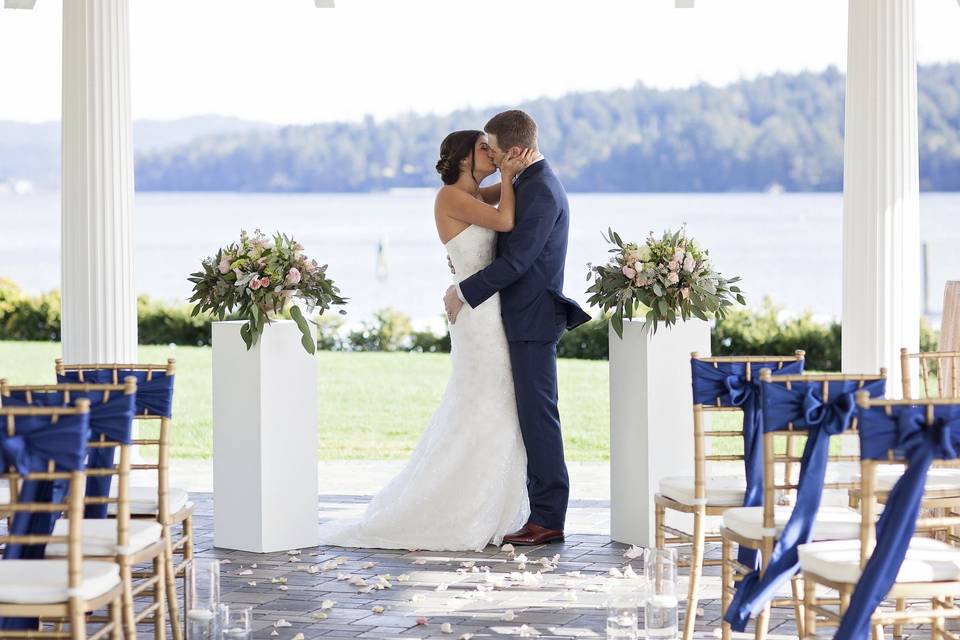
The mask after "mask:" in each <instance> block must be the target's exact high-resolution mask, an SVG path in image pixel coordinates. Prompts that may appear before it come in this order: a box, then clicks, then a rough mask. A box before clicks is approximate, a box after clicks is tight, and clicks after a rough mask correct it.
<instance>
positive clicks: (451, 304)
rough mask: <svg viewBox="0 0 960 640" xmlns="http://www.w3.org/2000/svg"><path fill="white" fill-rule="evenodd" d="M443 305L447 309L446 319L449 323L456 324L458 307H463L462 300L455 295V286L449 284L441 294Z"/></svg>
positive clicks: (458, 312) (458, 313)
mask: <svg viewBox="0 0 960 640" xmlns="http://www.w3.org/2000/svg"><path fill="white" fill-rule="evenodd" d="M443 306H444V308H445V309H446V311H447V320H448V321H449V322H450V324H456V322H457V316H458V315H460V309H462V308H463V302H462V301H461V300H460V296H458V295H457V288H456V287H455V286H453V285H451V286H450V287H449V288H448V289H447V292H446V293H445V294H444V296H443Z"/></svg>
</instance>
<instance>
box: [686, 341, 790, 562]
mask: <svg viewBox="0 0 960 640" xmlns="http://www.w3.org/2000/svg"><path fill="white" fill-rule="evenodd" d="M803 363H804V361H803V360H787V361H785V362H784V363H783V366H781V367H780V368H776V366H775V363H773V362H752V363H750V365H749V366H750V377H749V379H748V378H747V364H746V363H743V362H716V363H713V362H704V361H703V360H698V359H696V358H693V359H691V360H690V366H691V370H692V380H693V403H694V404H702V405H705V406H713V407H716V406H720V407H740V408H741V409H742V410H743V466H744V474H745V476H746V481H747V488H746V491H745V492H744V497H743V506H745V507H756V506H759V505H761V504H763V417H762V414H761V412H760V372H761V371H762V370H763V369H773V370H774V373H775V374H777V375H794V374H799V373H803ZM718 403H719V404H718ZM737 557H738V560H739V561H740V562H741V563H743V564H745V565H747V566H748V567H756V566H757V552H756V551H755V550H753V549H748V548H746V547H741V548H740V549H739V551H738V556H737Z"/></svg>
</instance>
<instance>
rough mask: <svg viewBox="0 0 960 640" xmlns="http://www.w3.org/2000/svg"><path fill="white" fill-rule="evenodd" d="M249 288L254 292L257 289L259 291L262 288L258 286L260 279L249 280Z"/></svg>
mask: <svg viewBox="0 0 960 640" xmlns="http://www.w3.org/2000/svg"><path fill="white" fill-rule="evenodd" d="M249 286H250V288H251V289H253V290H254V291H256V290H257V289H259V288H260V287H261V286H262V285H261V284H260V278H254V279H253V280H251V281H250V285H249Z"/></svg>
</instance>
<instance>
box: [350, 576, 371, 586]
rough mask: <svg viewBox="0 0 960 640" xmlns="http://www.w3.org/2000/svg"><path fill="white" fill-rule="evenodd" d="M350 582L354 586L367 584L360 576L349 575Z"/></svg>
mask: <svg viewBox="0 0 960 640" xmlns="http://www.w3.org/2000/svg"><path fill="white" fill-rule="evenodd" d="M350 584H352V585H353V586H355V587H365V586H367V581H366V580H364V579H363V578H361V577H360V576H351V577H350Z"/></svg>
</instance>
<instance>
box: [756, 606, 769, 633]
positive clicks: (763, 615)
mask: <svg viewBox="0 0 960 640" xmlns="http://www.w3.org/2000/svg"><path fill="white" fill-rule="evenodd" d="M753 624H754V627H753V637H754V638H755V640H766V638H767V632H768V631H769V630H770V603H769V602H768V603H767V604H766V605H764V607H763V611H761V612H760V615H758V616H757V619H756V620H754V621H753Z"/></svg>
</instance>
